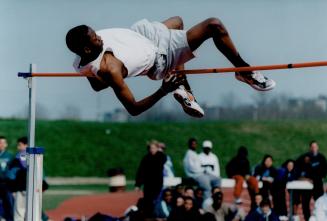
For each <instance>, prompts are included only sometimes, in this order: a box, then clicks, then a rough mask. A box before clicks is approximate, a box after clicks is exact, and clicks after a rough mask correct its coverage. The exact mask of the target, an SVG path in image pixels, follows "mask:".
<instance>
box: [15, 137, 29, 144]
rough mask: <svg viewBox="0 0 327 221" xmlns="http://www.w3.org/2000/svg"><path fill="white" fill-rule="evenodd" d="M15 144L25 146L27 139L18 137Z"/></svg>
mask: <svg viewBox="0 0 327 221" xmlns="http://www.w3.org/2000/svg"><path fill="white" fill-rule="evenodd" d="M17 143H23V144H27V143H28V139H27V137H20V138H18V139H17Z"/></svg>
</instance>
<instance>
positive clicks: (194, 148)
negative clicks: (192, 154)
mask: <svg viewBox="0 0 327 221" xmlns="http://www.w3.org/2000/svg"><path fill="white" fill-rule="evenodd" d="M197 145H198V143H197V142H196V141H195V140H193V141H192V142H191V144H190V148H191V149H192V150H196V147H197Z"/></svg>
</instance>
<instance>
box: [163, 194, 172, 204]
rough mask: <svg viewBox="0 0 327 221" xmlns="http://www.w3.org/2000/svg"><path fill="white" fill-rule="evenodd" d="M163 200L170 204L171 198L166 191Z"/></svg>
mask: <svg viewBox="0 0 327 221" xmlns="http://www.w3.org/2000/svg"><path fill="white" fill-rule="evenodd" d="M164 200H165V201H166V202H167V203H171V202H172V200H173V196H172V194H171V192H170V191H166V192H165V194H164Z"/></svg>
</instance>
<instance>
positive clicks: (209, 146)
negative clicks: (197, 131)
mask: <svg viewBox="0 0 327 221" xmlns="http://www.w3.org/2000/svg"><path fill="white" fill-rule="evenodd" d="M202 149H203V152H204V153H205V154H207V155H208V154H209V153H210V152H211V150H212V142H211V141H210V140H205V141H203V143H202Z"/></svg>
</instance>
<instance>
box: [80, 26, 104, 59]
mask: <svg viewBox="0 0 327 221" xmlns="http://www.w3.org/2000/svg"><path fill="white" fill-rule="evenodd" d="M87 35H88V38H89V39H88V41H87V43H86V45H85V46H84V50H83V51H84V54H86V55H91V56H92V55H99V54H100V53H101V52H102V50H103V41H102V39H101V37H100V36H99V35H97V34H96V33H95V31H94V30H93V29H92V28H89V31H88V33H87Z"/></svg>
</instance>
